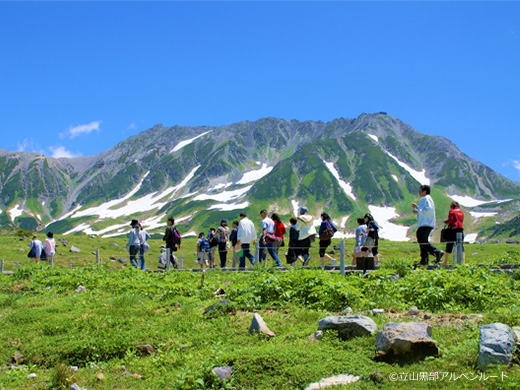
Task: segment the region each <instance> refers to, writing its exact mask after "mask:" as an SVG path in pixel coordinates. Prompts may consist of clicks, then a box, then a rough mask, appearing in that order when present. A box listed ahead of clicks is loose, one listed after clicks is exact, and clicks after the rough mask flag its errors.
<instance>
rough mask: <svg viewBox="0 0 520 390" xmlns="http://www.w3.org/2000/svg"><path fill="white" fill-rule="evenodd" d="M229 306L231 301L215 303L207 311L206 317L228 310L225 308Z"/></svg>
mask: <svg viewBox="0 0 520 390" xmlns="http://www.w3.org/2000/svg"><path fill="white" fill-rule="evenodd" d="M227 305H229V299H223V300H221V301H220V302H218V303H215V304H214V305H212V306H210V307H208V308H207V309H206V310H205V311H204V315H209V314H210V313H211V312H212V311H215V310H224V311H225V310H226V308H225V306H227Z"/></svg>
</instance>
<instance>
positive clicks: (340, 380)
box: [305, 374, 361, 390]
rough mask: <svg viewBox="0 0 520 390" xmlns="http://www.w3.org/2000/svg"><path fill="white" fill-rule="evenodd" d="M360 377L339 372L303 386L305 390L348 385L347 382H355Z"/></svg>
mask: <svg viewBox="0 0 520 390" xmlns="http://www.w3.org/2000/svg"><path fill="white" fill-rule="evenodd" d="M360 379H361V377H360V376H354V375H348V374H341V375H336V376H331V377H329V378H324V379H322V380H321V381H319V382H315V383H311V384H310V385H309V386H307V387H306V388H305V390H320V389H325V388H327V387H330V386H338V385H348V384H349V383H354V382H357V381H358V380H360Z"/></svg>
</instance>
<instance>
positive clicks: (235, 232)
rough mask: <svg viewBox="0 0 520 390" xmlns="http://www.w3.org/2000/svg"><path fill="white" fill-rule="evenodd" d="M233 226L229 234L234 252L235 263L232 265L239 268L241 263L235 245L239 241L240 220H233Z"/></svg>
mask: <svg viewBox="0 0 520 390" xmlns="http://www.w3.org/2000/svg"><path fill="white" fill-rule="evenodd" d="M231 227H232V228H233V229H232V230H231V233H230V234H229V241H230V243H231V248H233V250H232V252H233V264H232V265H231V266H232V267H233V268H237V267H238V264H239V261H238V254H237V252H236V251H235V246H236V245H237V241H238V237H237V236H238V221H236V220H235V221H233V223H232V224H231Z"/></svg>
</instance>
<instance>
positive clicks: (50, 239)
mask: <svg viewBox="0 0 520 390" xmlns="http://www.w3.org/2000/svg"><path fill="white" fill-rule="evenodd" d="M55 253H56V240H54V234H53V233H52V232H48V233H47V238H46V239H45V241H43V251H42V256H45V259H47V260H48V261H49V260H51V259H52V258H53V257H54V254H55Z"/></svg>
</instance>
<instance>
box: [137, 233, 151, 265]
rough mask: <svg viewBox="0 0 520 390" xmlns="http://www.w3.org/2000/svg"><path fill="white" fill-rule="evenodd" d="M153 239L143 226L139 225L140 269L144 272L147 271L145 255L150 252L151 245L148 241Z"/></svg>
mask: <svg viewBox="0 0 520 390" xmlns="http://www.w3.org/2000/svg"><path fill="white" fill-rule="evenodd" d="M150 238H151V236H150V234H149V233H148V232H147V231H146V230H144V228H143V226H142V225H141V224H139V241H140V245H139V268H140V269H142V270H143V271H144V270H145V269H146V267H145V264H144V254H145V253H148V251H149V250H150V244H148V240H149V239H150Z"/></svg>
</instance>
